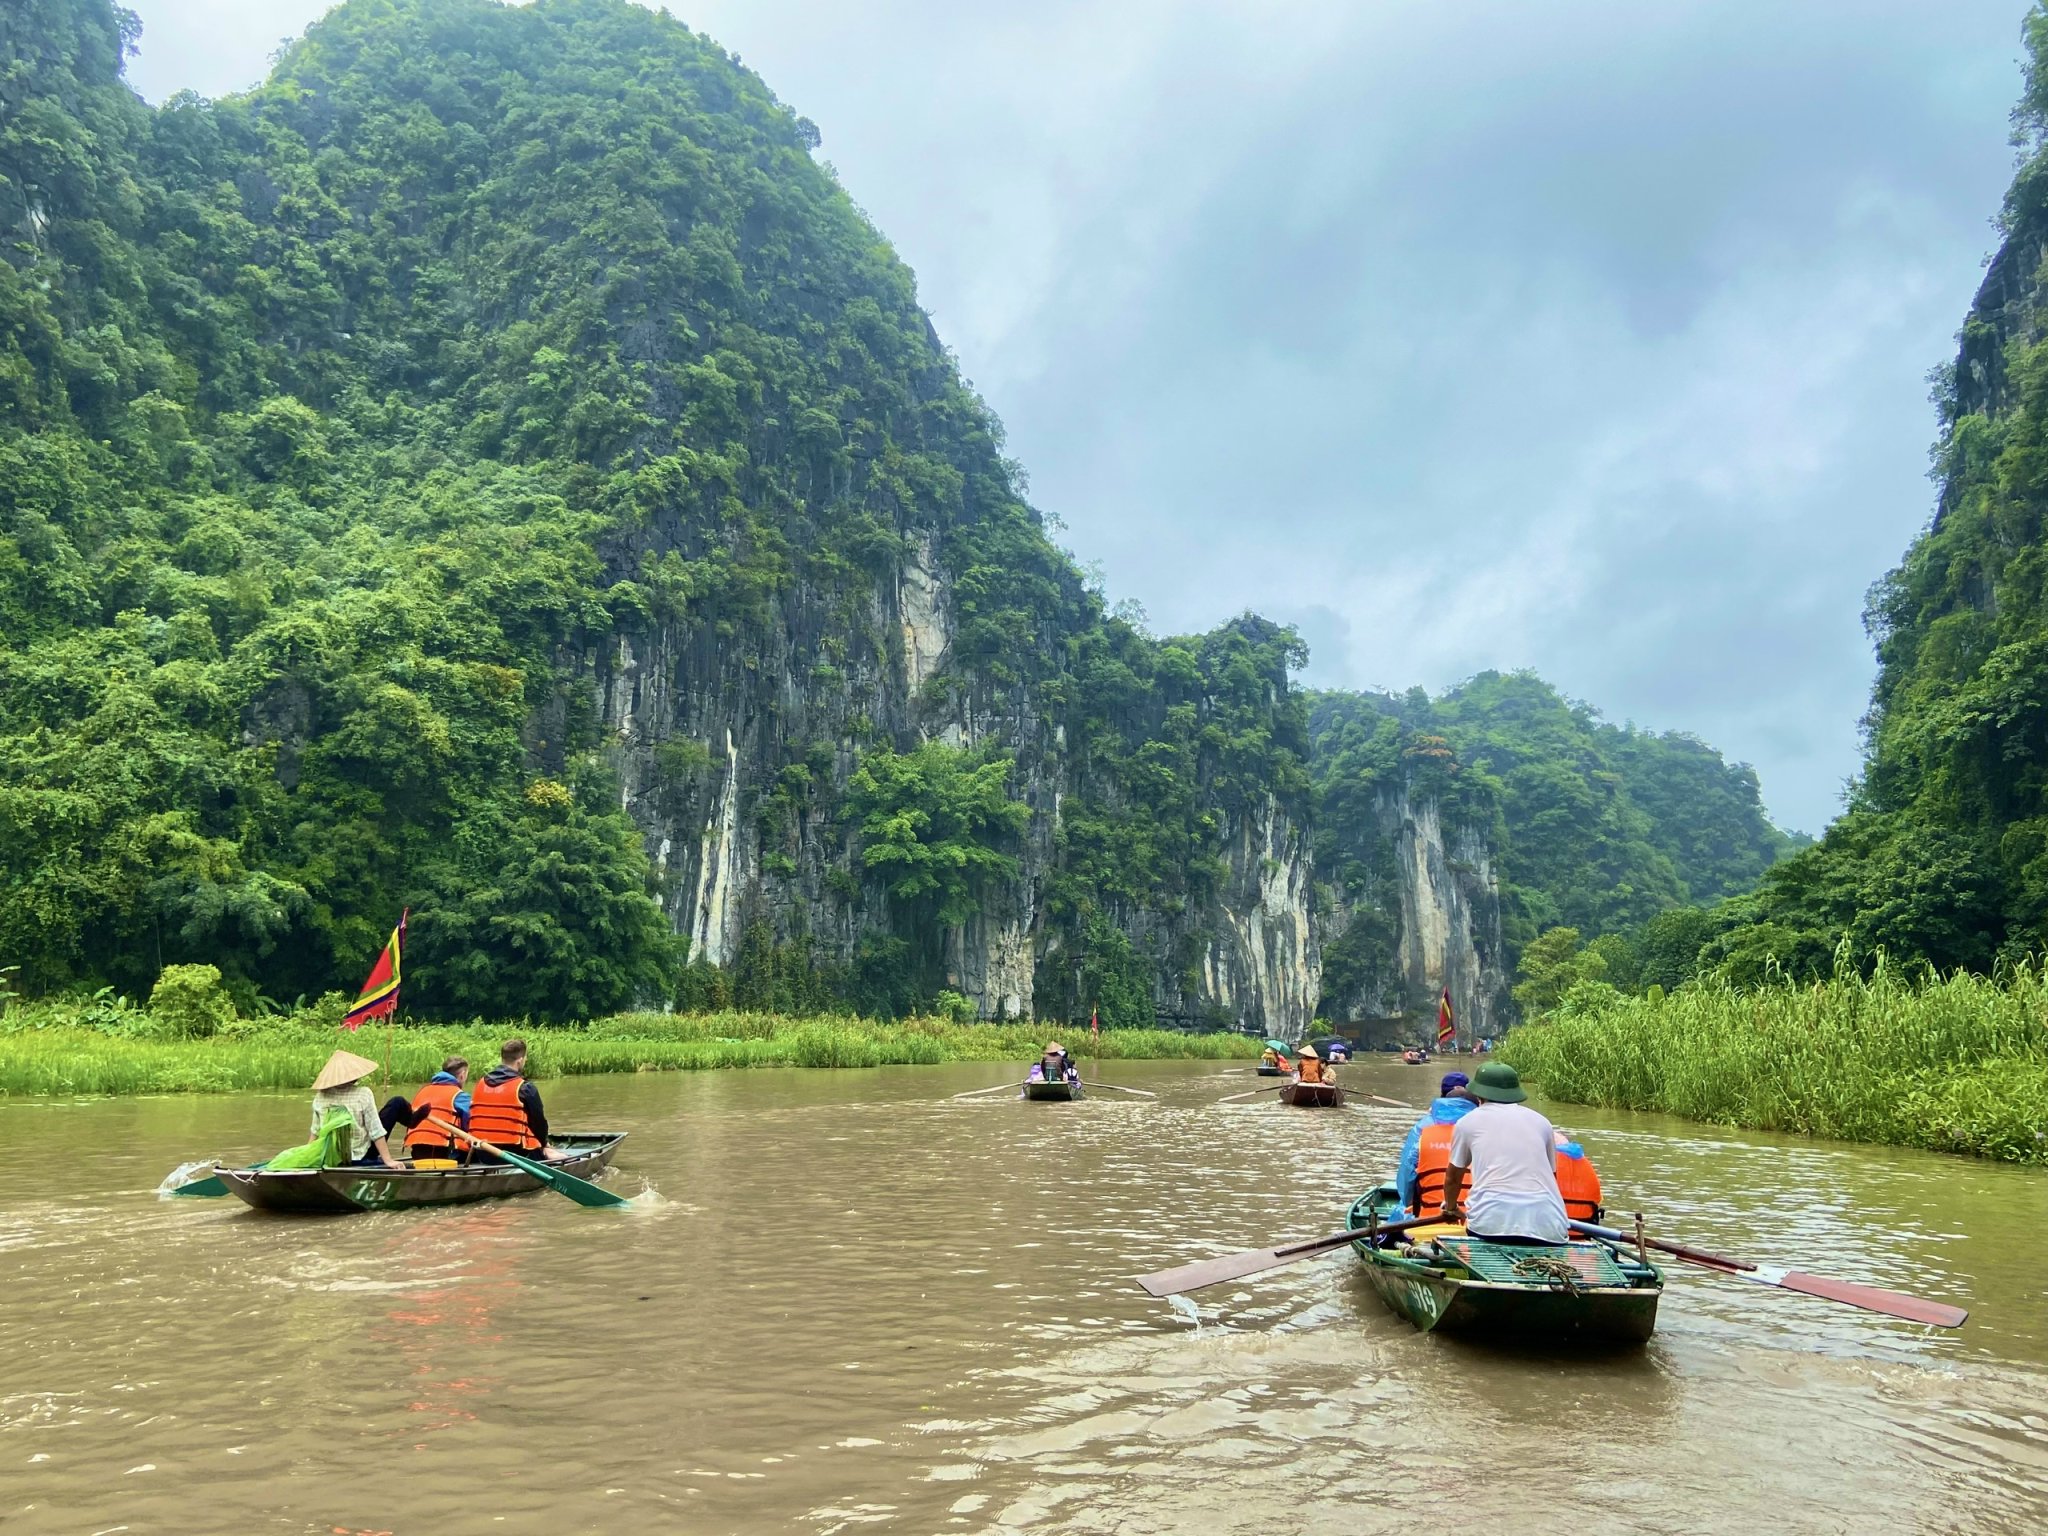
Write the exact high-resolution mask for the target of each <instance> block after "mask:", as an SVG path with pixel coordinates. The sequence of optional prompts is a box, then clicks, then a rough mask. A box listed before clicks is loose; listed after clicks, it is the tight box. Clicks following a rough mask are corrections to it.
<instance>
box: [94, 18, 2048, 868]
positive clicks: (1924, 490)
mask: <svg viewBox="0 0 2048 1536" xmlns="http://www.w3.org/2000/svg"><path fill="white" fill-rule="evenodd" d="M127 3H128V4H129V5H130V6H132V7H133V8H134V9H135V10H136V11H138V12H139V13H140V14H141V16H142V19H143V23H144V28H145V30H144V34H143V40H142V53H141V56H140V57H139V58H138V59H137V60H136V61H135V62H134V63H133V64H132V65H131V67H130V76H131V78H132V79H133V80H134V81H135V83H136V85H137V87H138V88H139V89H140V90H141V91H142V92H143V94H144V95H146V96H148V97H149V98H150V99H152V100H161V99H162V98H163V97H164V96H166V95H168V94H170V93H171V92H173V91H175V90H179V89H184V88H191V89H195V90H198V91H200V92H201V93H203V94H206V95H219V94H222V93H224V92H227V91H232V90H236V89H239V88H242V87H245V86H247V85H249V84H252V83H253V82H255V81H256V80H257V79H258V78H259V77H260V76H261V75H262V73H263V71H264V69H265V68H266V66H267V61H268V57H269V55H270V53H271V52H272V51H273V50H274V49H275V48H276V47H277V45H278V43H279V41H280V39H281V38H282V37H283V36H284V35H285V34H287V33H291V32H294V31H296V30H298V29H300V28H302V27H303V26H304V25H305V23H306V22H307V21H309V20H311V19H313V18H314V17H315V16H317V15H319V14H320V13H321V12H322V11H324V10H325V9H327V6H326V4H325V3H324V0H127ZM668 8H669V9H670V10H672V11H674V12H675V13H676V14H678V15H680V16H682V17H683V19H684V20H686V21H688V22H690V23H691V25H693V26H695V27H697V28H698V29H699V30H701V31H704V32H707V33H709V34H710V35H711V36H712V37H714V38H716V39H718V40H719V41H720V42H722V43H723V44H725V45H726V46H727V47H728V48H730V49H731V50H732V51H733V52H735V53H737V54H739V55H740V57H741V58H742V59H743V60H744V62H746V63H747V64H748V65H749V66H751V67H752V68H754V69H755V70H757V71H758V72H759V73H760V74H761V75H762V76H763V78H764V79H766V80H767V82H768V84H769V86H770V87H771V88H772V89H773V90H774V91H775V92H776V93H777V94H778V95H779V96H780V97H781V98H782V99H783V100H785V101H787V102H788V103H790V104H791V105H792V106H793V107H795V108H796V110H798V111H800V112H802V113H804V114H805V115H807V116H808V117H810V118H812V119H813V120H814V121H815V122H816V123H817V124H818V126H819V128H820V129H821V130H822V132H823V134H824V140H825V142H824V147H823V149H822V150H821V151H820V153H821V155H822V156H823V157H824V158H825V159H828V160H830V161H831V162H832V163H833V165H834V166H835V167H836V168H837V169H838V171H839V174H840V177H841V179H842V181H843V182H844V183H845V185H846V187H847V188H848V190H849V191H850V192H851V193H852V195H853V197H854V199H855V200H856V201H857V202H859V203H860V204H861V206H862V207H863V208H865V209H866V210H867V211H868V213H869V214H870V215H871V216H872V217H873V218H874V220H875V222H876V223H877V224H878V225H879V226H880V228H881V229H882V231H883V232H884V233H885V234H886V235H887V236H888V237H889V238H890V240H891V241H893V242H894V244H895V246H896V248H897V249H898V250H899V251H900V252H901V253H902V254H903V256H904V258H905V259H906V260H907V261H908V262H909V263H910V265H911V266H912V267H913V268H915V270H916V272H917V274H918V279H919V286H920V291H921V294H922V296H923V301H924V303H925V305H926V307H927V308H929V309H930V310H931V311H932V314H933V316H934V318H935V320H936V322H937V325H938V328H939V332H940V334H941V335H942V336H944V337H945V339H946V340H947V342H948V343H949V344H950V345H951V346H952V347H953V348H954V350H955V351H956V352H957V353H958V354H959V357H960V361H961V365H962V367H963V368H964V369H965V371H966V373H967V375H968V376H969V377H970V378H971V379H972V380H973V381H974V382H975V384H976V385H977V386H978V387H979V388H980V390H981V391H982V393H983V394H984V395H985V396H986V397H987V398H988V400H989V401H990V403H991V404H992V405H993V406H994V407H995V409H996V411H997V412H998V413H999V414H1000V415H1001V416H1002V418H1003V420H1004V422H1005V423H1006V425H1007V426H1008V429H1009V436H1010V451H1011V452H1012V453H1013V454H1015V455H1016V457H1017V458H1019V459H1020V460H1022V462H1023V463H1024V464H1025V466H1026V467H1027V468H1028V470H1029V472H1030V475H1031V495H1032V500H1033V502H1034V503H1036V504H1037V505H1038V506H1040V507H1041V508H1043V509H1044V510H1045V511H1047V512H1048V513H1051V514H1054V515H1056V516H1057V517H1059V518H1060V519H1061V520H1062V521H1063V522H1064V523H1065V525H1066V527H1065V531H1064V532H1063V533H1061V534H1060V537H1061V539H1062V540H1063V541H1064V542H1066V543H1067V544H1069V545H1070V546H1071V548H1072V549H1073V550H1074V552H1075V554H1076V555H1077V556H1078V557H1079V558H1080V559H1081V560H1082V561H1084V562H1099V565H1100V568H1101V570H1102V572H1103V575H1104V578H1105V584H1106V590H1107V593H1108V595H1109V597H1110V598H1111V599H1112V600H1115V599H1120V598H1136V599H1137V600H1138V601H1139V602H1141V603H1142V604H1143V605H1144V607H1145V608H1146V610H1147V612H1148V613H1149V615H1150V622H1151V625H1152V627H1153V628H1154V629H1156V630H1159V631H1161V632H1173V631H1181V630H1188V629H1200V628H1207V627H1209V626H1211V625H1213V624H1216V623H1218V622H1220V621H1221V620H1224V619H1227V618H1229V617H1230V616H1231V615H1232V614H1234V613H1237V612H1239V611H1240V610H1242V609H1245V608H1252V609H1255V610H1257V611H1258V612H1261V613H1264V614H1267V615H1269V616H1271V617H1273V618H1276V619H1281V620H1284V621H1287V622H1290V623H1293V624H1295V625H1296V626H1298V627H1299V628H1300V630H1301V631H1302V633H1303V635H1304V636H1305V637H1306V638H1307V640H1308V641H1309V644H1310V646H1311V647H1312V649H1313V653H1314V654H1313V658H1312V660H1311V662H1310V664H1309V670H1308V674H1307V680H1308V681H1309V682H1311V683H1315V684H1320V685H1325V686H1354V685H1355V686H1368V687H1373V686H1378V687H1394V688H1405V687H1407V686H1409V685H1410V684H1414V683H1421V684H1423V685H1425V686H1427V687H1429V688H1430V689H1431V690H1432V691H1435V690H1438V689H1441V688H1443V687H1444V686H1446V685H1448V684H1451V683H1454V682H1456V681H1458V680H1459V679H1460V678H1462V677H1465V676H1468V675H1470V674H1471V673H1473V672H1475V671H1478V670H1480V669H1482V668H1485V667H1500V668H1503V669H1505V668H1513V667H1534V668H1535V669H1536V670H1537V671H1539V672H1541V673H1542V674H1543V675H1544V676H1545V677H1547V678H1549V679H1550V680H1551V681H1552V682H1554V683H1556V684H1557V685H1558V686H1559V687H1560V688H1562V689H1564V690H1565V691H1566V692H1567V693H1569V694H1571V695H1573V696H1574V697H1578V698H1583V699H1585V700H1587V701H1588V702H1590V703H1592V704H1594V705H1596V706H1597V707H1598V708H1599V709H1601V710H1602V711H1603V712H1604V713H1605V714H1606V715H1607V716H1608V717H1609V718H1610V719H1613V720H1617V721H1620V720H1634V721H1636V722H1637V723H1638V724H1641V725H1645V726H1650V727H1654V728H1657V729H1660V730H1661V729H1679V730H1689V731H1693V732H1696V733H1697V734H1699V735H1701V736H1703V737H1704V738H1706V739H1707V740H1708V741H1710V742H1712V743H1713V744H1714V745H1716V746H1718V747H1720V748H1721V749H1723V750H1724V751H1725V752H1727V753H1728V755H1729V756H1730V757H1732V758H1737V759H1741V760H1745V761H1748V762H1751V763H1754V764H1755V765H1756V766H1757V769H1758V771H1759V773H1760V774H1761V775H1762V778H1763V785H1764V798H1765V801H1766V804H1767V805H1768V806H1769V808H1770V810H1771V811H1772V813H1773V814H1774V815H1775V816H1776V817H1777V819H1778V820H1779V821H1780V822H1782V823H1784V824H1786V825H1789V826H1794V827H1799V828H1803V829H1805V830H1809V831H1818V830H1819V829H1820V827H1821V825H1822V824H1823V823H1824V822H1825V821H1826V820H1828V818H1829V817H1830V816H1832V815H1833V813H1834V811H1835V809H1836V808H1837V805H1838V802H1839V796H1840V790H1841V786H1842V782H1843V780H1844V779H1845V778H1846V777H1847V776H1848V775H1849V774H1851V773H1852V772H1854V771H1855V768H1856V765H1857V761H1858V750H1859V748H1858V736H1857V726H1856V722H1857V719H1858V717H1859V716H1860V715H1861V713H1862V711H1863V707H1864V704H1865V702H1866V699H1867V696H1868V691H1869V686H1870V678H1871V671H1872V663H1871V656H1870V646H1869V643H1868V641H1867V640H1866V639H1865V637H1864V635H1863V632H1862V627H1861V618H1860V615H1861V610H1862V603H1863V594H1864V591H1865V589H1866V588H1867V587H1868V586H1869V585H1870V583H1871V582H1872V581H1873V580H1874V579H1875V578H1876V577H1878V576H1879V575H1880V574H1882V573H1883V572H1884V571H1885V570H1886V569H1887V568H1888V567H1890V566H1891V565H1892V564H1894V563H1895V562H1896V561H1897V559H1898V557H1899V556H1900V554H1901V553H1902V552H1903V551H1904V549H1905V546H1906V544H1907V542H1908V541H1909V540H1910V539H1911V538H1912V536H1913V535H1914V533H1915V532H1916V531H1918V529H1919V528H1920V527H1921V526H1922V525H1923V524H1924V523H1925V521H1926V518H1927V516H1928V513H1929V510H1930V508H1931V503H1932V491H1931V487H1930V486H1929V484H1928V483H1927V480H1926V478H1925V473H1926V465H1927V446H1928V443H1929V440H1930V438H1931V437H1932V434H1933V429H1934V418H1933V413H1932V410H1931V408H1930V407H1929V405H1928V403H1927V398H1926V397H1927V384H1926V380H1925V375H1926V373H1927V371H1928V369H1929V368H1931V367H1933V366H1934V365H1935V364H1937V363H1940V362H1942V361H1944V360H1946V359H1947V358H1948V356H1949V355H1950V354H1951V352H1952V351H1953V340H1952V338H1953V335H1954V333H1955V331H1956V329H1957V327H1958V326H1959V324H1960V323H1961V320H1962V317H1963V313H1964V310H1965V308H1966V306H1967V305H1968V303H1969V300H1970V297H1971V295H1972V293H1973V292H1974V291H1975V288H1976V285H1977V283H1978V281H1979V279H1980V278H1981V275H1982V265H1983V260H1984V258H1985V257H1986V255H1987V254H1988V253H1989V251H1990V249H1991V248H1992V246H1993V245H1994V244H1995V241H1996V235H1995V232H1994V230H1993V228H1992V226H1991V222H1990V221H1991V218H1992V216H1993V215H1994V214H1995V213H1996V211H1997V208H1998V203H1999V199H2000V198H2001V196H2002V195H2003V193H2004V190H2005V186H2006V183H2007V181H2008V180H2009V179H2010V177H2011V171H2012V164H2013V152H2012V150H2011V148H2010V147H2009V145H2008V143H2007V134H2008V122H2007V114H2008V112H2009V109H2010V107H2011V105H2012V102H2013V101H2014V100H2015V98H2016V97H2017V96H2018V93H2019V86H2020V75H2019V63H2018V59H2019V53H2020V45H2019V29H2020V20H2021V17H2022V16H2023V14H2024V13H2025V9H2026V6H2025V3H2024V0H1920V3H1904V0H1800V3H1798V4H1795V5H1788V4H1786V3H1785V0H1659V3H1656V4H1651V5H1645V4H1643V3H1641V0H1551V3H1548V4H1543V5H1536V4H1531V3H1528V0H1458V3H1455V4H1447V3H1444V0H1371V3H1366V0H1321V3H1313V4H1311V3H1307V0H1298V3H1287V0H1119V3H1116V4H1113V5H1112V4H1107V3H1093V4H1079V3H1071V0H1016V3H1009V4H998V3H989V4H976V5H963V4H960V3H958V0H865V3H862V4H858V5H849V4H846V3H844V0H703V3H701V4H697V5H695V6H694V8H691V7H687V6H686V5H685V4H684V3H683V0H672V3H671V4H670V6H669V7H668Z"/></svg>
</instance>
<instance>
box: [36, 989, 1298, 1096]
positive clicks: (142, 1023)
mask: <svg viewBox="0 0 2048 1536" xmlns="http://www.w3.org/2000/svg"><path fill="white" fill-rule="evenodd" d="M88 1017H89V1013H88V1011H87V1010H83V1009H76V1008H71V1009H67V1008H65V1007H63V1006H62V1005H42V1006H38V1007H33V1008H21V1007H16V1008H14V1009H11V1010H9V1011H8V1012H7V1013H6V1014H4V1015H0V1096H11V1095H23V1094H130V1093H217V1092H228V1091H231V1090H237V1089H249V1088H303V1087H305V1086H306V1084H307V1083H309V1082H311V1081H312V1080H313V1075H314V1073H315V1072H317V1071H318V1070H319V1067H320V1063H321V1062H323V1061H325V1060H326V1059H327V1056H328V1053H329V1052H330V1051H332V1050H333V1049H334V1048H335V1047H336V1046H337V1045H343V1044H346V1045H348V1046H349V1047H350V1048H351V1049H353V1050H356V1051H359V1052H360V1053H361V1054H363V1055H365V1056H370V1057H374V1058H375V1059H377V1060H379V1061H382V1060H383V1058H384V1030H383V1029H382V1027H380V1026H375V1025H373V1026H370V1027H368V1028H366V1029H364V1030H363V1031H362V1032H361V1033H360V1034H359V1035H356V1036H353V1037H350V1036H347V1035H344V1034H341V1033H339V1032H338V1031H337V1030H335V1029H334V1028H333V1027H332V1025H331V1024H328V1023H326V1022H324V1021H307V1020H298V1021H291V1020H286V1021H274V1022H272V1021H264V1022H249V1021H242V1022H239V1023H237V1024H235V1025H234V1026H233V1027H232V1029H231V1031H230V1032H228V1033H225V1034H217V1035H214V1036H212V1037H210V1038H206V1039H177V1038H166V1037H164V1036H163V1034H161V1033H160V1032H159V1031H158V1030H157V1028H156V1026H155V1025H154V1024H153V1023H152V1021H150V1020H149V1019H148V1017H147V1015H146V1014H144V1013H143V1012H142V1011H141V1010H127V1011H126V1013H125V1014H124V1015H121V1016H118V1017H117V1018H116V1019H115V1021H114V1027H112V1028H107V1027H93V1025H92V1024H90V1023H88V1022H86V1020H87V1018H88ZM515 1034H516V1035H523V1036H524V1037H525V1039H526V1040H527V1042H528V1044H529V1045H530V1047H531V1048H532V1059H533V1069H534V1072H535V1074H536V1075H537V1076H539V1077H542V1078H548V1077H572V1076H577V1075H580V1074H584V1073H592V1072H690V1071H701V1070H705V1069H710V1068H720V1067H879V1066H889V1065H894V1064H899V1063H922V1064H932V1063H938V1062H946V1061H1014V1062H1017V1063H1019V1064H1020V1065H1019V1071H1020V1073H1021V1071H1022V1065H1021V1064H1022V1063H1024V1062H1027V1061H1029V1060H1031V1059H1032V1058H1033V1057H1035V1056H1036V1055H1037V1054H1038V1052H1039V1050H1040V1048H1041V1047H1043V1046H1044V1044H1045V1042H1046V1039H1047V1026H1045V1025H1043V1024H1035V1025H997V1024H954V1023H950V1022H947V1021H945V1020H940V1019H906V1020H902V1021H899V1022H880V1021H875V1020H868V1019H854V1018H843V1017H820V1018H790V1017H785V1016H782V1015H777V1014H760V1013H712V1014H659V1013H629V1014H620V1015H618V1016H617V1017H614V1018H608V1019H600V1020H597V1021H596V1022H594V1023H591V1024H589V1025H585V1026H578V1027H571V1028H547V1027H543V1026H538V1025H529V1024H503V1023H496V1024H493V1023H485V1022H483V1021H477V1022H474V1023H471V1024H461V1025H446V1026H443V1025H434V1026H402V1027H400V1028H399V1029H398V1030H396V1031H395V1032H394V1038H393V1042H392V1053H391V1060H392V1073H393V1076H394V1077H395V1078H397V1079H398V1080H399V1081H401V1082H407V1083H418V1082H421V1081H424V1080H425V1078H426V1077H427V1075H428V1074H429V1073H431V1072H433V1071H434V1070H435V1069H436V1068H437V1067H439V1066H440V1064H441V1061H442V1059H443V1058H444V1057H446V1056H449V1055H452V1054H460V1055H464V1056H467V1057H468V1058H469V1059H470V1060H471V1061H472V1062H476V1063H479V1064H481V1063H485V1062H493V1061H496V1060H497V1058H498V1042H499V1041H501V1040H503V1039H504V1038H505V1037H506V1036H508V1035H515ZM1067 1044H1068V1045H1069V1046H1070V1047H1071V1048H1073V1049H1075V1050H1076V1051H1079V1052H1082V1053H1083V1057H1084V1060H1083V1068H1084V1071H1085V1069H1086V1065H1087V1063H1086V1060H1085V1057H1086V1055H1087V1053H1088V1052H1089V1050H1090V1049H1091V1047H1090V1045H1089V1041H1088V1037H1087V1034H1086V1032H1085V1031H1084V1032H1083V1033H1082V1034H1081V1036H1080V1037H1079V1038H1075V1039H1069V1040H1068V1042H1067ZM1258 1052H1259V1042H1257V1041H1255V1040H1249V1039H1246V1038H1244V1037H1243V1036H1237V1035H1180V1034H1174V1033H1172V1032H1170V1031H1166V1030H1137V1029H1124V1030H1104V1031H1103V1034H1102V1055H1103V1057H1104V1058H1105V1059H1113V1058H1126V1059H1130V1058H1138V1057H1205V1058H1210V1057H1213V1058H1227V1057H1246V1058H1248V1057H1253V1056H1256V1055H1257V1054H1258Z"/></svg>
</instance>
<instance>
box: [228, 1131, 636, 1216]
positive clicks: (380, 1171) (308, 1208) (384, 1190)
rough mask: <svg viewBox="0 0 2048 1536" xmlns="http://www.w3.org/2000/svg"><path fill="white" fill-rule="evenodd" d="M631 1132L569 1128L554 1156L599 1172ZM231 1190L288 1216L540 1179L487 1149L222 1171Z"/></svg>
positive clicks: (491, 1190) (434, 1200)
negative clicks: (369, 1164) (462, 1156)
mask: <svg viewBox="0 0 2048 1536" xmlns="http://www.w3.org/2000/svg"><path fill="white" fill-rule="evenodd" d="M625 1139H626V1133H625V1132H624V1131H584V1132H565V1133H563V1134H561V1135H558V1136H557V1137H556V1138H555V1145H557V1146H559V1147H562V1148H564V1149H566V1150H567V1151H568V1152H569V1153H570V1155H569V1156H568V1157H563V1158H557V1159H555V1160H554V1161H553V1162H551V1163H549V1164H548V1166H549V1167H550V1168H558V1169H560V1170H561V1171H562V1172H564V1173H572V1174H574V1175H575V1176H576V1177H577V1178H579V1179H594V1178H596V1177H597V1176H598V1175H599V1174H601V1173H603V1172H604V1170H605V1169H606V1168H608V1167H610V1166H611V1161H612V1158H613V1157H614V1156H615V1155H616V1154H617V1152H618V1150H619V1143H620V1142H622V1141H624V1140H625ZM218 1176H219V1178H220V1180H221V1182H222V1183H223V1184H225V1185H227V1192H228V1193H229V1194H231V1195H233V1196H234V1197H235V1198H236V1199H238V1200H240V1201H241V1202H242V1203H243V1204H245V1205H248V1206H251V1207H253V1208H255V1209H256V1210H259V1211H271V1212H275V1213H278V1214H281V1215H288V1216H343V1215H348V1214H350V1213H352V1212H356V1211H391V1210H411V1209H414V1208H416V1207H419V1206H427V1205H467V1204H469V1203H471V1202H472V1201H477V1200H497V1199H502V1198H504V1197H505V1196H507V1195H526V1194H531V1193H533V1192H534V1191H535V1190H537V1189H539V1188H541V1187H542V1186H541V1181H540V1180H539V1179H536V1178H535V1177H534V1176H533V1175H532V1174H530V1173H527V1172H525V1171H524V1170H523V1169H519V1168H514V1167H513V1166H512V1165H511V1164H510V1163H499V1162H496V1161H494V1160H492V1159H491V1157H490V1154H488V1153H478V1154H477V1161H476V1162H475V1163H472V1164H471V1165H469V1166H468V1167H465V1168H357V1167H348V1168H305V1169H292V1170H289V1171H285V1172H276V1173H273V1172H271V1171H269V1170H267V1169H262V1168H223V1169H220V1170H219V1175H218Z"/></svg>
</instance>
